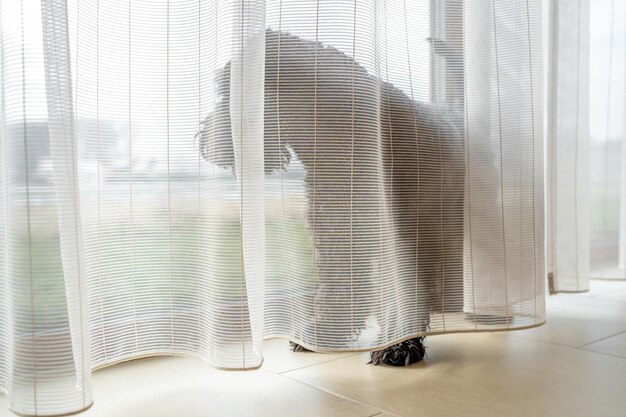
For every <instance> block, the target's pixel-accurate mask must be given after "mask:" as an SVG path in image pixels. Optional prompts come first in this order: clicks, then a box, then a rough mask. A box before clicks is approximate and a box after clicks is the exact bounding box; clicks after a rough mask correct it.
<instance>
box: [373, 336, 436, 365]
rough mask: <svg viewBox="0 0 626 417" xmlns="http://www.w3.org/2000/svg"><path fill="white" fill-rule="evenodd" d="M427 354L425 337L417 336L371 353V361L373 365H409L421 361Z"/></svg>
mask: <svg viewBox="0 0 626 417" xmlns="http://www.w3.org/2000/svg"><path fill="white" fill-rule="evenodd" d="M425 355H426V347H425V346H424V338H423V337H416V338H414V339H409V340H405V341H404V342H400V343H398V344H396V345H393V346H389V347H388V348H386V349H382V350H377V351H376V352H372V353H370V359H371V360H370V361H369V363H371V364H373V365H391V366H408V365H410V364H412V363H416V362H419V361H421V360H422V359H424V356H425Z"/></svg>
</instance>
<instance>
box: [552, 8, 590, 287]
mask: <svg viewBox="0 0 626 417" xmlns="http://www.w3.org/2000/svg"><path fill="white" fill-rule="evenodd" d="M589 14H590V4H589V2H588V1H586V0H578V1H558V0H554V1H552V2H550V21H549V28H550V29H549V47H550V49H549V52H548V56H549V69H548V71H549V76H548V83H549V84H548V103H549V104H548V143H547V152H548V157H547V167H548V168H547V178H548V179H547V184H548V186H547V196H548V200H547V224H548V231H547V233H546V236H547V238H546V242H547V248H546V253H547V272H548V281H549V287H550V292H551V293H555V292H561V291H562V292H580V291H588V290H589V274H590V266H589V259H590V237H589V228H590V223H589V215H590V213H589V210H590V207H589V201H590V200H589V198H590V181H589V178H590V174H591V171H590V158H589V155H590V149H591V148H590V138H589V135H590V133H589V115H590V112H589V88H590V79H589V43H590V38H589V36H590V34H589Z"/></svg>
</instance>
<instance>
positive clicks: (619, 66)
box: [589, 0, 626, 279]
mask: <svg viewBox="0 0 626 417" xmlns="http://www.w3.org/2000/svg"><path fill="white" fill-rule="evenodd" d="M590 16H591V30H590V44H591V59H590V62H591V66H590V91H591V95H590V98H589V100H590V107H591V109H592V112H591V114H590V130H591V175H590V177H589V178H590V188H591V192H590V203H589V204H590V207H591V232H590V239H591V277H592V278H602V279H626V147H625V146H624V143H625V142H624V141H625V140H626V124H624V116H625V111H626V101H624V99H625V98H626V90H625V88H626V83H625V81H626V65H625V62H626V61H625V59H626V31H625V30H624V24H623V22H624V19H625V18H626V3H625V2H623V1H619V0H617V1H616V0H601V1H598V2H597V4H596V3H594V7H593V8H592V9H591V14H590Z"/></svg>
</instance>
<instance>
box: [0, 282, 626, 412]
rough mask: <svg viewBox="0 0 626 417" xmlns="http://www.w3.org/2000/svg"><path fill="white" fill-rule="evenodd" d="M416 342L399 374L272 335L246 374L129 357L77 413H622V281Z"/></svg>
mask: <svg viewBox="0 0 626 417" xmlns="http://www.w3.org/2000/svg"><path fill="white" fill-rule="evenodd" d="M427 344H428V346H429V349H428V356H429V358H428V360H426V361H423V362H421V363H418V364H416V365H413V366H410V367H407V368H392V367H382V366H381V367H374V366H371V365H366V362H367V360H368V357H367V354H364V353H358V354H325V355H324V354H315V353H293V352H291V351H289V349H288V343H287V342H286V341H283V340H270V341H267V342H266V345H265V349H264V355H265V363H264V365H263V367H262V369H260V370H257V371H249V372H224V371H217V370H214V369H212V368H211V367H209V366H208V365H206V364H204V363H203V362H202V361H200V360H197V359H194V358H154V359H146V360H139V361H134V362H130V363H127V364H122V365H118V366H113V367H110V368H107V369H103V370H100V371H97V372H95V373H94V396H95V401H96V402H95V405H94V406H93V407H92V408H91V409H90V410H89V411H87V412H86V413H84V414H83V415H84V416H85V417H96V416H98V417H109V416H111V417H126V416H128V417H144V416H145V417H170V416H171V417H212V416H216V417H217V416H219V417H223V416H246V417H247V416H252V417H254V416H259V417H260V416H271V417H282V416H297V417H308V416H320V417H331V416H341V417H344V416H345V417H351V416H355V417H366V416H377V417H392V416H406V417H413V416H428V417H437V416H480V417H488V416H498V417H515V416H524V417H533V416H548V417H560V416H567V417H577V416H581V417H583V416H584V417H600V416H610V417H615V416H626V282H609V281H593V282H592V291H591V292H589V293H585V294H559V295H556V296H552V297H549V299H548V323H547V324H546V325H545V326H543V327H540V328H537V329H532V330H526V331H520V332H511V333H492V334H486V333H482V334H465V335H445V336H434V337H430V338H428V339H427ZM4 401H6V398H5V397H0V403H3V402H4ZM0 407H1V408H0V409H6V408H4V407H6V405H5V404H0ZM0 414H1V413H0Z"/></svg>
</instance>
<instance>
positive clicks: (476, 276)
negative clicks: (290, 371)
mask: <svg viewBox="0 0 626 417" xmlns="http://www.w3.org/2000/svg"><path fill="white" fill-rule="evenodd" d="M584 1H585V0H581V2H584ZM585 4H587V3H585ZM0 21H1V23H2V24H1V25H0V63H1V65H0V71H1V72H0V86H2V90H1V91H2V94H1V95H0V123H1V125H0V137H1V139H2V142H1V143H0V186H1V187H0V197H1V199H0V290H1V291H2V292H0V389H3V390H5V391H7V392H8V395H9V399H10V401H9V402H10V406H11V408H12V410H14V411H15V412H18V413H21V414H25V415H55V414H62V413H70V412H76V411H80V410H82V409H84V408H86V407H88V406H89V405H90V404H91V401H92V400H91V388H90V378H91V371H92V370H93V369H96V368H99V367H102V366H107V365H111V364H114V363H118V362H121V361H125V360H129V359H133V358H138V357H144V356H151V355H164V354H165V355H172V354H188V355H195V356H198V357H200V358H202V359H204V360H206V361H208V362H209V363H211V364H212V365H214V366H216V367H220V368H225V369H245V368H254V367H258V366H260V365H261V363H262V343H263V339H264V338H268V337H283V338H287V339H289V340H291V341H294V342H296V343H298V344H301V345H302V346H304V347H306V348H309V349H312V350H316V351H354V350H376V349H382V348H385V347H387V346H390V345H392V344H394V343H397V342H399V341H402V340H406V339H408V338H412V337H418V336H424V335H433V334H442V333H451V332H467V331H495V330H509V329H519V328H527V327H532V326H537V325H540V324H542V323H543V321H544V251H543V248H544V237H543V233H544V231H543V227H544V226H543V218H544V209H543V201H544V200H543V164H542V161H543V141H542V112H543V105H542V94H541V88H542V71H543V67H542V62H541V36H542V32H541V2H540V1H539V0H494V1H491V2H484V1H478V0H465V1H462V0H445V1H416V2H413V1H408V0H386V1H376V2H374V1H366V0H356V1H355V0H340V1H332V2H331V1H323V0H317V1H311V0H238V1H235V0H232V1H229V0H220V1H217V0H215V1H208V2H205V1H198V0H159V1H146V0H109V1H99V0H80V1H79V0H16V1H14V0H0ZM581 27H582V26H581ZM563 59H564V60H568V59H569V60H571V59H572V58H571V57H570V56H569V55H568V56H567V57H564V58H563ZM559 62H561V61H559ZM569 62H570V61H567V65H569ZM581 65H582V64H581ZM581 77H582V76H581ZM564 82H565V80H564ZM559 85H560V84H559ZM581 94H582V93H581ZM581 105H582V104H581ZM562 129H564V131H563V133H562V135H567V134H569V133H568V132H569V131H570V130H571V125H570V124H568V125H564V127H563V128H562ZM568 129H569V130H568ZM559 132H560V131H559ZM559 134H560V133H559ZM557 137H558V138H560V137H561V136H558V135H557ZM563 137H564V136H563ZM579 137H580V140H581V141H583V140H584V135H583V134H580V136H579ZM556 143H557V144H559V145H560V144H561V142H556ZM549 155H552V154H550V153H549ZM549 157H550V156H549ZM567 168H568V169H569V167H567ZM565 175H566V174H565ZM568 192H569V191H568ZM564 198H571V196H569V194H567V195H565V196H564ZM579 198H582V197H579ZM581 212H582V209H581ZM581 215H582V214H580V213H579V214H578V216H581ZM570 220H571V219H569V218H567V219H566V221H570ZM581 233H582V232H581ZM581 240H582V239H581Z"/></svg>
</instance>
